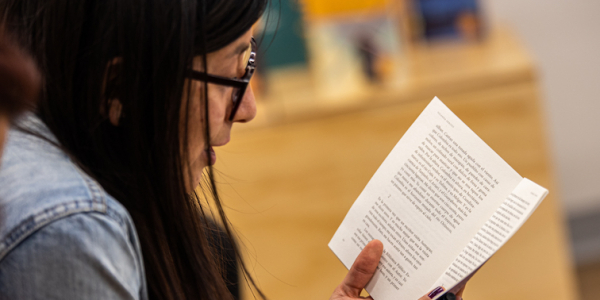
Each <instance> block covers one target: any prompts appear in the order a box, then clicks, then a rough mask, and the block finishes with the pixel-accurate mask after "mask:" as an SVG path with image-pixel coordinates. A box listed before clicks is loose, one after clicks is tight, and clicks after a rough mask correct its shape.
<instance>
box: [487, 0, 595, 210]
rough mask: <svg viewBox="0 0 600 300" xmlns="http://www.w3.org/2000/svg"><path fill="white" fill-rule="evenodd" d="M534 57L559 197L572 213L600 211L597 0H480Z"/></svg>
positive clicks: (496, 21)
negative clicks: (515, 34) (518, 38)
mask: <svg viewBox="0 0 600 300" xmlns="http://www.w3.org/2000/svg"><path fill="white" fill-rule="evenodd" d="M482 5H483V9H484V13H485V14H486V15H487V16H488V17H489V18H490V19H491V23H492V24H495V23H496V24H497V23H502V24H508V25H509V26H510V27H512V28H513V29H514V30H515V31H516V33H517V34H518V36H519V37H520V38H521V40H522V41H523V42H524V44H525V45H526V46H527V48H528V49H529V51H530V52H531V53H532V55H533V57H534V58H535V60H536V63H537V66H538V70H539V71H540V75H541V76H540V79H541V87H542V95H543V97H544V100H545V104H546V107H545V111H546V116H547V124H548V125H549V128H548V130H549V131H550V132H549V138H550V141H549V142H550V147H551V151H552V155H553V157H554V163H555V168H556V171H557V173H558V174H557V176H558V178H557V179H558V183H559V187H560V191H559V193H560V198H561V200H562V202H563V204H564V207H565V209H566V210H567V213H568V214H569V215H570V216H578V215H581V214H585V213H586V212H590V211H595V212H600V116H599V114H600V16H599V14H600V1H598V0H482Z"/></svg>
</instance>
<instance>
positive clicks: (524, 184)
mask: <svg viewBox="0 0 600 300" xmlns="http://www.w3.org/2000/svg"><path fill="white" fill-rule="evenodd" d="M547 194H548V190H546V189H545V188H543V187H541V186H539V185H537V184H536V183H535V182H533V181H531V180H529V179H527V178H523V180H521V182H520V183H519V185H517V187H516V188H515V189H514V190H513V191H512V193H510V195H508V197H507V198H506V199H505V200H504V203H502V205H501V206H500V207H499V208H498V209H497V210H496V212H495V213H494V214H493V215H492V217H491V218H490V219H489V220H488V221H487V222H486V223H485V224H484V226H483V227H482V228H481V229H480V230H479V231H478V232H477V233H476V234H475V236H474V237H473V238H472V239H471V241H469V244H468V245H467V246H466V247H465V248H464V249H463V250H462V251H461V253H460V254H459V255H458V257H456V259H455V260H454V261H453V262H452V263H451V264H450V266H449V267H448V268H447V269H446V271H444V273H443V275H442V276H441V277H440V279H438V281H437V282H436V283H435V284H434V285H433V286H432V289H433V288H435V287H438V286H442V287H444V288H445V289H446V290H448V289H449V288H451V287H453V286H454V285H456V284H457V283H459V282H460V281H461V280H462V279H463V278H465V277H466V276H468V275H469V274H471V273H472V272H473V271H475V270H477V269H478V268H479V267H480V266H481V265H482V264H483V263H484V262H486V261H487V260H488V259H489V258H490V257H491V256H492V254H494V253H495V252H496V251H498V249H500V247H502V245H504V244H505V243H506V242H507V241H508V239H510V238H511V237H512V236H513V235H514V234H515V233H516V232H517V230H519V228H521V226H522V225H523V223H525V221H526V220H527V219H528V218H529V216H531V214H532V213H533V211H535V209H536V208H537V207H538V206H539V205H540V203H541V202H542V200H543V199H544V197H546V195H547ZM439 296H441V294H440V295H439ZM439 296H438V297H439Z"/></svg>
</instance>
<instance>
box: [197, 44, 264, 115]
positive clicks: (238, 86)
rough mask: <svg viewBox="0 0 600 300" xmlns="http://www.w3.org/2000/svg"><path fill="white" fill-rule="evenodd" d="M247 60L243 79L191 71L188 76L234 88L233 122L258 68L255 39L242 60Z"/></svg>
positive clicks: (232, 95) (232, 98)
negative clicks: (255, 62) (255, 61)
mask: <svg viewBox="0 0 600 300" xmlns="http://www.w3.org/2000/svg"><path fill="white" fill-rule="evenodd" d="M246 58H247V59H248V61H247V63H246V68H245V71H244V76H242V77H241V78H227V77H222V76H217V75H211V74H208V73H204V72H199V71H194V70H190V71H189V72H188V75H187V76H188V77H189V78H191V79H195V80H201V81H206V82H210V83H215V84H220V85H225V86H231V87H233V93H232V94H231V101H232V102H233V108H232V109H231V114H230V115H229V121H233V117H235V113H236V112H237V111H238V108H239V107H240V103H242V99H243V98H244V94H245V93H246V89H247V88H248V83H249V82H250V78H252V74H254V69H255V68H256V67H255V65H254V60H255V58H256V41H255V40H254V38H252V40H251V41H250V45H249V46H248V50H246V55H244V56H243V58H242V59H243V61H245V60H246ZM242 65H243V64H242Z"/></svg>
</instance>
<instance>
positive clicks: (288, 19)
mask: <svg viewBox="0 0 600 300" xmlns="http://www.w3.org/2000/svg"><path fill="white" fill-rule="evenodd" d="M298 5H299V4H298V2H297V1H294V0H279V1H272V2H271V3H270V4H269V7H267V9H266V11H265V14H264V15H263V18H262V22H263V24H264V26H265V27H264V29H263V30H264V36H263V37H262V42H261V43H260V45H259V49H260V50H259V51H260V52H262V53H263V54H264V53H265V51H266V55H264V56H263V57H264V63H265V67H266V68H267V69H274V68H281V67H285V66H290V65H305V64H306V46H305V43H304V33H303V27H302V26H303V25H302V17H301V15H300V8H299V7H298ZM278 21H279V24H277V22H278ZM278 25H279V26H278ZM259 34H260V30H259ZM273 36H275V39H273ZM271 41H273V42H272V43H271Z"/></svg>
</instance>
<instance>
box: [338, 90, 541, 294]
mask: <svg viewBox="0 0 600 300" xmlns="http://www.w3.org/2000/svg"><path fill="white" fill-rule="evenodd" d="M547 192H548V191H547V190H546V189H544V188H543V187H541V186H539V185H537V184H535V183H534V182H532V181H530V180H528V179H525V178H523V177H521V176H520V175H519V174H518V173H517V172H515V171H514V170H513V169H512V168H511V167H510V166H509V165H508V164H507V163H506V162H505V161H504V160H502V158H500V156H498V155H497V154H496V153H495V152H494V151H493V150H492V149H491V148H490V147H489V146H488V145H486V144H485V143H484V142H483V141H482V140H481V139H480V138H479V137H478V136H477V135H476V134H475V133H474V132H473V131H471V130H470V129H469V128H468V127H467V126H466V125H465V124H464V123H463V122H462V121H461V120H460V119H459V118H458V117H456V116H455V115H454V114H453V113H452V112H451V111H450V110H449V109H448V108H447V107H446V106H445V105H444V104H443V103H442V102H441V101H440V100H439V99H437V98H435V99H434V100H433V101H432V102H431V103H430V104H429V105H428V106H427V108H426V109H425V110H424V111H423V113H422V114H421V115H420V116H419V117H418V118H417V120H416V121H415V122H414V123H413V125H412V126H411V127H410V128H409V130H408V131H407V132H406V134H405V135H404V136H403V137H402V139H401V140H400V141H399V142H398V144H397V145H396V146H395V147H394V149H393V150H392V152H391V153H390V154H389V155H388V157H387V158H386V159H385V161H384V162H383V164H382V165H381V166H380V168H379V169H378V170H377V172H376V173H375V175H373V177H372V178H371V180H370V181H369V183H368V184H367V186H366V187H365V189H364V190H363V192H362V193H361V194H360V196H359V197H358V199H357V200H356V201H355V203H354V204H353V206H352V208H351V209H350V211H349V212H348V214H347V215H346V218H345V219H344V221H343V222H342V224H341V225H340V227H339V228H338V230H337V232H336V233H335V235H334V237H333V238H332V240H331V242H330V243H329V247H330V248H331V249H332V250H333V252H334V253H335V254H336V255H337V256H338V258H340V260H341V261H342V262H343V263H344V264H345V265H346V267H349V266H350V265H351V264H352V262H354V259H355V258H356V257H357V255H358V254H359V252H360V251H361V249H363V248H364V247H365V246H366V245H367V243H368V242H369V241H371V240H374V239H379V240H381V242H382V243H383V246H384V247H383V248H384V249H383V254H382V257H381V261H380V263H379V265H378V266H377V269H376V272H375V274H374V275H373V279H372V280H371V281H370V282H369V283H368V284H367V287H366V289H367V291H369V293H370V294H371V295H372V296H373V297H374V298H375V299H377V300H386V299H400V300H404V299H406V300H414V299H418V298H419V297H421V295H423V294H424V293H425V292H427V291H429V290H432V289H434V288H435V287H438V286H441V287H443V288H444V290H445V291H448V290H449V289H451V288H452V287H454V286H456V285H457V284H459V283H461V281H462V280H463V279H464V278H468V277H469V276H470V275H471V274H472V273H473V272H474V271H475V270H477V269H478V268H479V267H480V266H481V265H482V264H483V263H484V262H485V261H487V260H488V259H489V258H490V257H491V256H492V254H494V253H495V252H496V251H497V250H498V249H499V248H500V247H501V246H502V245H503V244H504V243H505V242H506V241H507V240H508V239H509V238H510V237H511V236H512V235H513V234H514V233H515V232H516V231H517V230H518V229H519V228H520V227H521V226H522V225H523V223H524V222H525V221H526V220H527V218H528V217H529V216H530V215H531V213H533V211H534V210H535V208H536V207H537V206H538V205H539V203H540V202H541V201H542V199H543V198H544V197H545V195H546V194H547ZM441 295H442V294H439V295H437V296H435V298H437V297H440V296H441Z"/></svg>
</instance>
